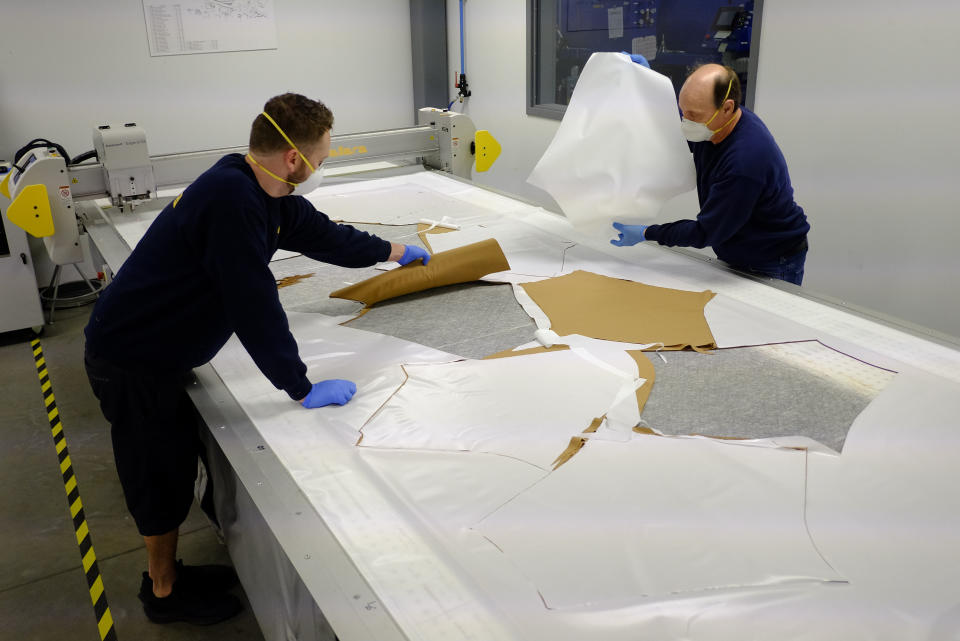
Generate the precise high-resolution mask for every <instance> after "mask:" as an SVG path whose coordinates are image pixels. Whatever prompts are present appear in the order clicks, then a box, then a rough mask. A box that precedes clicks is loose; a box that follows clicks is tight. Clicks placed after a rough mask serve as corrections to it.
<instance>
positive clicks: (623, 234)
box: [610, 223, 649, 247]
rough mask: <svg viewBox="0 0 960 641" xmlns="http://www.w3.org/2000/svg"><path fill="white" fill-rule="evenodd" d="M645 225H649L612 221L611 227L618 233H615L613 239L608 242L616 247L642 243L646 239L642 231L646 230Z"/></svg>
mask: <svg viewBox="0 0 960 641" xmlns="http://www.w3.org/2000/svg"><path fill="white" fill-rule="evenodd" d="M647 227H649V225H624V224H623V223H613V228H614V229H616V230H617V231H618V232H620V233H619V234H617V237H616V238H615V239H613V240H611V241H610V244H611V245H616V246H617V247H630V246H631V245H636V244H637V243H642V242H643V241H645V240H646V237H645V236H644V235H643V232H645V231H647Z"/></svg>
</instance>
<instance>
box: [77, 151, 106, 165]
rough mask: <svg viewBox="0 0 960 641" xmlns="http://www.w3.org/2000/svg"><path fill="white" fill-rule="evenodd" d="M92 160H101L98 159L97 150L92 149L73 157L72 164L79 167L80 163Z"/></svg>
mask: <svg viewBox="0 0 960 641" xmlns="http://www.w3.org/2000/svg"><path fill="white" fill-rule="evenodd" d="M91 158H95V159H97V160H99V158H98V157H97V150H96V149H91V150H90V151H85V152H83V153H82V154H77V155H76V156H74V157H73V160H71V161H70V164H71V165H79V164H80V163H82V162H84V161H86V160H90V159H91Z"/></svg>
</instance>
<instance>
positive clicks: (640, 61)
mask: <svg viewBox="0 0 960 641" xmlns="http://www.w3.org/2000/svg"><path fill="white" fill-rule="evenodd" d="M620 53H623V54H626V55H628V56H630V59H631V60H633V61H634V62H635V63H637V64H638V65H643V66H644V67H646V68H647V69H649V68H650V63H649V62H647V59H646V58H644V57H643V56H641V55H640V54H639V53H627V52H626V51H621V52H620Z"/></svg>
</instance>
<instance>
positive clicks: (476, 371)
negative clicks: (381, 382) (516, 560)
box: [360, 350, 643, 469]
mask: <svg viewBox="0 0 960 641" xmlns="http://www.w3.org/2000/svg"><path fill="white" fill-rule="evenodd" d="M404 369H405V370H406V373H407V376H408V379H407V381H406V383H404V385H403V387H401V388H400V390H399V391H398V392H397V393H396V394H394V395H393V396H392V397H391V398H390V400H389V401H387V402H386V404H385V405H384V406H383V407H382V408H381V409H380V411H379V412H378V413H377V415H376V416H374V417H373V418H372V419H371V420H370V421H369V422H368V423H367V424H366V425H364V427H363V430H362V432H363V440H362V441H361V442H360V445H361V446H363V447H381V448H398V449H423V450H442V451H469V452H484V453H490V454H499V455H501V456H508V457H511V458H516V459H519V460H521V461H526V462H528V463H531V464H533V465H536V466H538V467H541V468H543V469H549V468H550V466H551V465H552V463H553V461H554V460H555V459H556V458H557V456H559V455H560V453H561V452H563V450H564V449H565V448H566V447H567V445H568V443H569V442H570V438H571V437H572V436H576V435H578V434H580V433H581V432H583V431H584V430H585V429H587V428H588V427H589V426H590V423H591V422H592V421H593V420H594V419H595V418H600V417H601V416H604V415H605V414H609V417H608V418H609V421H608V422H609V423H612V424H613V425H612V426H611V427H610V428H609V429H610V430H611V431H613V432H618V433H621V434H624V435H628V434H629V433H630V429H631V428H632V427H633V426H634V425H636V423H637V421H638V420H639V413H638V410H637V403H636V396H635V392H636V389H637V387H638V386H639V385H641V384H642V382H643V379H639V378H638V377H637V375H636V371H637V369H636V365H633V370H632V372H631V373H627V372H626V371H621V370H617V369H614V368H613V367H610V366H609V365H606V364H604V363H603V362H602V361H599V360H597V359H594V358H592V357H590V356H589V354H587V353H585V352H583V351H578V350H568V351H561V352H549V353H545V354H536V355H530V356H518V357H514V358H503V359H493V360H488V361H460V362H457V363H449V364H440V365H419V366H418V365H409V366H406V367H405V368H404Z"/></svg>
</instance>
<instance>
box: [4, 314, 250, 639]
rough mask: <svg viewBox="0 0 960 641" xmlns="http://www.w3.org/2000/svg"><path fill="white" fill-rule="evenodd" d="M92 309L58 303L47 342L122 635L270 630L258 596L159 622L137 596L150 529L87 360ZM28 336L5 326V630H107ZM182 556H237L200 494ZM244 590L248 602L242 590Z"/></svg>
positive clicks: (25, 633)
mask: <svg viewBox="0 0 960 641" xmlns="http://www.w3.org/2000/svg"><path fill="white" fill-rule="evenodd" d="M91 309H92V305H88V306H86V307H80V308H76V309H65V310H58V311H57V315H56V322H55V323H54V324H53V325H48V326H47V327H46V330H45V332H44V335H43V336H42V337H41V344H42V345H43V352H44V356H45V358H46V361H47V367H48V370H49V372H50V380H51V382H52V385H53V391H54V395H55V397H56V401H57V406H58V407H59V408H60V416H61V420H62V422H63V427H64V433H65V434H66V440H67V447H68V448H69V450H70V458H71V460H72V461H73V468H74V472H75V473H76V477H77V480H78V482H79V488H80V496H81V500H82V501H83V506H84V511H85V513H86V516H87V525H88V526H89V528H90V533H91V537H92V541H93V547H94V550H95V552H96V556H97V559H98V563H99V566H100V572H101V574H102V576H103V582H104V586H105V589H106V594H107V599H108V603H109V605H110V610H111V613H112V615H113V620H114V622H115V628H116V632H117V638H118V639H120V641H125V640H129V639H137V640H138V641H151V640H153V639H174V640H178V639H182V640H188V639H189V640H191V641H202V640H205V639H224V638H229V639H239V640H246V639H263V635H262V634H261V632H260V628H259V627H258V625H257V622H256V619H255V618H254V616H253V613H252V612H251V610H250V608H249V605H248V606H247V608H246V609H245V611H244V612H243V613H241V614H240V615H239V616H237V617H235V618H233V619H231V620H230V621H226V622H224V623H221V624H218V625H214V626H210V627H197V626H191V625H187V624H169V625H156V624H153V623H150V622H149V621H148V620H147V619H146V617H145V616H144V614H143V610H142V608H141V606H140V601H139V600H138V599H137V591H138V590H139V588H140V574H141V572H142V571H143V570H145V569H146V552H145V550H144V546H143V539H142V538H141V537H140V535H139V534H138V532H137V529H136V526H135V525H134V523H133V520H132V519H131V518H130V515H129V514H128V513H127V509H126V506H125V504H124V500H123V494H122V492H121V489H120V483H119V481H118V479H117V472H116V468H115V467H114V462H113V450H112V447H111V444H110V429H109V426H108V425H107V423H106V421H105V420H104V418H103V416H102V415H101V414H100V409H99V406H98V404H97V400H96V398H95V397H94V396H93V393H92V392H91V391H90V386H89V384H88V383H87V379H86V374H85V373H84V369H83V327H84V325H86V322H87V318H88V316H89V314H90V311H91ZM29 340H30V335H29V333H28V332H8V333H5V334H0V479H2V481H3V490H2V492H0V542H2V545H0V630H2V632H0V637H2V638H4V639H29V640H31V641H46V640H48V639H49V640H51V641H53V640H57V641H59V640H61V639H71V640H74V639H75V640H78V641H84V640H87V639H89V640H90V641H96V640H97V639H99V638H100V637H99V634H98V632H97V623H96V618H95V615H94V612H93V607H92V605H91V603H90V596H89V592H88V591H87V583H86V578H85V576H84V572H83V567H82V565H81V559H80V553H79V549H78V547H77V542H76V538H75V536H74V531H73V522H72V520H71V518H70V511H69V508H68V506H67V500H66V494H65V492H64V488H63V479H62V477H61V474H60V467H59V463H58V460H57V454H56V451H55V450H54V445H53V439H52V438H51V434H50V425H49V422H48V420H47V415H46V411H45V409H44V404H43V397H42V395H41V391H40V383H39V381H38V380H37V373H36V367H35V365H34V361H33V354H32V350H31V349H30V344H29ZM179 556H180V557H182V558H183V559H184V562H185V563H187V564H202V563H224V564H229V563H230V558H229V556H228V554H227V550H226V548H225V547H224V546H223V545H221V544H220V543H219V541H218V539H217V536H216V533H215V531H214V529H213V528H212V527H211V526H210V524H209V522H208V521H207V519H206V517H205V516H204V514H203V513H202V512H201V511H200V510H199V508H198V506H197V505H196V504H194V509H193V510H192V512H191V514H190V516H189V517H188V519H187V521H186V522H185V523H184V524H183V526H182V527H181V528H180V550H179ZM235 593H236V594H237V595H238V596H240V597H241V598H242V599H244V601H245V602H246V597H245V596H244V595H243V591H242V589H240V588H236V589H235Z"/></svg>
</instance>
